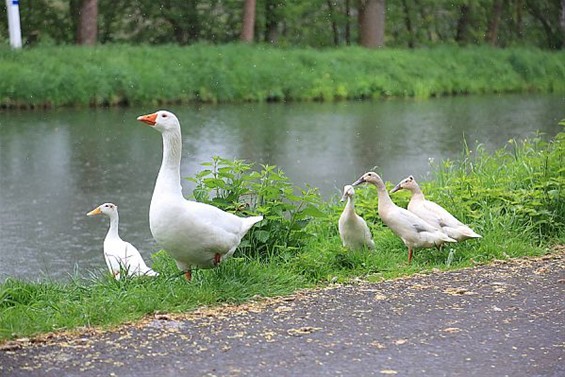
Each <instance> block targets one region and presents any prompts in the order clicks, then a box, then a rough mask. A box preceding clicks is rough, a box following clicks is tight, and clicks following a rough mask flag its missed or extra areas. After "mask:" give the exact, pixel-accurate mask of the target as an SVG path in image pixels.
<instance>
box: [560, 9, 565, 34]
mask: <svg viewBox="0 0 565 377" xmlns="http://www.w3.org/2000/svg"><path fill="white" fill-rule="evenodd" d="M559 26H561V34H563V36H564V38H563V39H565V0H561V17H559Z"/></svg>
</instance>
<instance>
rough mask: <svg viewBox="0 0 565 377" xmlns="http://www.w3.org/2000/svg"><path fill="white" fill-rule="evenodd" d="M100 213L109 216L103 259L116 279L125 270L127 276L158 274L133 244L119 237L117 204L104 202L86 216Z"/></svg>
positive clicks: (118, 278)
mask: <svg viewBox="0 0 565 377" xmlns="http://www.w3.org/2000/svg"><path fill="white" fill-rule="evenodd" d="M100 214H103V215H106V216H108V217H109V218H110V228H109V229H108V234H106V238H105V239H104V259H105V260H106V265H107V266H108V269H109V270H110V273H111V274H112V275H114V277H115V278H116V279H117V280H120V274H121V273H122V272H126V273H127V275H128V276H141V275H148V276H155V275H158V273H157V272H155V271H153V270H152V269H150V268H149V267H147V265H146V264H145V262H144V261H143V258H142V257H141V254H139V251H138V250H137V249H136V248H135V246H133V245H132V244H131V243H129V242H126V241H124V240H122V239H121V238H120V236H119V234H118V223H119V216H118V206H116V205H115V204H112V203H104V204H102V205H100V206H98V207H96V208H95V209H93V210H92V211H90V212H88V213H87V216H94V215H100Z"/></svg>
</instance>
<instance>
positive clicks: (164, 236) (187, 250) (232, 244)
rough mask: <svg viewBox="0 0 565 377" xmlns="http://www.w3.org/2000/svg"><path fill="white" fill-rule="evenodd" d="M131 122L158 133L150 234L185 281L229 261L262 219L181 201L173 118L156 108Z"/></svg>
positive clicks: (177, 133) (179, 142)
mask: <svg viewBox="0 0 565 377" xmlns="http://www.w3.org/2000/svg"><path fill="white" fill-rule="evenodd" d="M137 120H139V121H141V122H143V123H145V124H148V125H149V126H151V127H152V128H153V129H155V130H157V131H159V132H160V133H161V136H162V138H163V160H162V163H161V168H160V169H159V174H158V176H157V180H156V182H155V189H154V191H153V197H152V198H151V205H150V208H149V226H150V228H151V233H152V234H153V237H154V238H155V240H156V241H157V242H158V243H159V245H160V246H161V247H162V248H163V249H165V250H166V251H167V252H169V253H170V254H171V256H172V257H173V259H174V260H175V262H176V264H177V267H178V268H179V269H180V270H181V271H184V272H185V277H186V279H187V280H190V279H191V278H192V273H191V268H192V267H200V268H212V267H215V266H217V265H219V264H220V262H221V261H222V260H224V259H226V258H228V257H230V256H231V255H232V254H233V253H234V251H235V249H236V248H237V246H238V245H239V243H240V242H241V239H242V238H243V236H245V234H246V233H247V231H248V230H249V229H250V228H251V227H252V226H253V225H254V224H255V223H257V222H259V221H261V220H262V219H263V216H252V217H246V218H243V217H238V216H236V215H234V214H231V213H228V212H224V211H222V210H221V209H219V208H216V207H214V206H211V205H209V204H205V203H199V202H195V201H192V200H186V199H185V198H184V197H183V195H182V188H181V184H180V162H181V150H182V138H181V128H180V123H179V121H178V119H177V117H176V116H175V114H173V113H171V112H169V111H165V110H160V111H157V112H155V113H152V114H147V115H142V116H140V117H138V118H137Z"/></svg>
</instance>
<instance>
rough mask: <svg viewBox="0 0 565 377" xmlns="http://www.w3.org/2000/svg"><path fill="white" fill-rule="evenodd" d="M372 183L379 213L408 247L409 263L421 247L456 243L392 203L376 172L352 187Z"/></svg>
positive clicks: (363, 177) (365, 176)
mask: <svg viewBox="0 0 565 377" xmlns="http://www.w3.org/2000/svg"><path fill="white" fill-rule="evenodd" d="M361 183H371V184H373V185H374V186H375V187H376V188H377V193H378V199H379V203H378V212H379V216H380V218H381V219H382V220H383V222H384V223H385V224H386V225H387V226H388V227H389V228H390V229H391V230H392V231H393V232H394V234H396V235H397V236H398V237H400V238H401V239H402V241H403V242H404V244H405V245H406V247H408V263H411V262H412V251H413V249H414V248H420V247H434V246H436V247H440V246H441V245H443V244H444V243H445V242H456V241H455V240H454V239H453V238H450V237H448V236H447V235H446V234H445V233H443V232H442V231H441V230H440V229H439V228H436V227H434V226H433V225H431V224H428V223H427V222H425V221H424V220H422V219H421V218H419V217H418V216H416V215H415V214H413V213H412V212H410V211H408V210H406V209H404V208H400V207H398V206H397V205H396V204H394V203H393V202H392V200H391V199H390V196H389V195H388V192H387V190H386V186H385V184H384V182H383V180H382V179H381V177H380V176H379V175H378V174H377V173H374V172H368V173H365V174H363V176H362V177H361V178H359V179H358V180H357V181H355V182H354V183H353V184H352V185H353V186H356V185H359V184H361Z"/></svg>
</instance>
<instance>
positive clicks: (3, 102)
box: [0, 45, 565, 108]
mask: <svg viewBox="0 0 565 377" xmlns="http://www.w3.org/2000/svg"><path fill="white" fill-rule="evenodd" d="M0 75H2V77H3V79H2V80H1V81H0V106H1V107H5V108H6V107H7V108H12V107H18V108H20V107H23V108H29V107H43V106H89V105H90V106H104V105H126V104H151V105H157V104H167V103H188V102H196V101H202V102H237V101H313V100H324V101H331V100H341V99H371V98H386V97H416V98H428V97H433V96H444V95H457V94H480V93H510V92H513V93H514V92H543V93H550V92H560V93H563V92H565V52H563V51H561V52H549V51H541V50H534V49H505V50H502V49H491V48H486V47H481V48H465V49H462V48H457V47H441V48H434V49H418V50H394V49H384V50H367V49H362V48H354V47H351V48H341V49H332V50H323V51H319V50H311V49H276V48H271V47H264V46H246V45H225V46H205V45H196V46H190V47H177V46H164V47H143V46H141V47H133V46H117V45H114V46H112V45H109V46H107V45H105V46H98V47H95V48H86V47H76V46H67V47H38V48H34V49H29V50H23V51H11V50H8V49H2V50H0Z"/></svg>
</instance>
